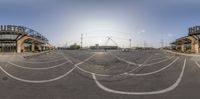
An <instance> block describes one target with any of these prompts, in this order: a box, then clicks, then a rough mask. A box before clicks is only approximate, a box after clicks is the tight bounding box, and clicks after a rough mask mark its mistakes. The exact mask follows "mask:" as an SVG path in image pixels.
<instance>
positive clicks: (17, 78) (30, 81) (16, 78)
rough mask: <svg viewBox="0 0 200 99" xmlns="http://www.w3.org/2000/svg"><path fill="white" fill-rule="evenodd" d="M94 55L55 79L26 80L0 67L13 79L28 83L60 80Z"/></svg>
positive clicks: (0, 67)
mask: <svg viewBox="0 0 200 99" xmlns="http://www.w3.org/2000/svg"><path fill="white" fill-rule="evenodd" d="M93 56H94V55H92V56H90V57H89V58H87V59H86V60H84V61H82V62H79V63H77V64H75V65H74V67H73V68H72V69H71V70H69V71H68V72H66V73H65V74H63V75H61V76H58V77H56V78H53V79H48V80H26V79H22V78H19V77H16V76H14V75H12V74H10V73H8V72H7V71H6V70H4V69H3V68H2V66H0V69H1V70H2V71H3V72H4V73H5V74H7V75H8V76H9V77H11V78H13V79H15V80H18V81H22V82H27V83H46V82H52V81H56V80H59V79H61V78H63V77H65V76H67V75H69V74H70V73H71V72H72V71H73V70H74V69H76V67H77V66H78V65H81V64H83V63H84V62H86V61H87V60H89V59H91V58H92V57H93Z"/></svg>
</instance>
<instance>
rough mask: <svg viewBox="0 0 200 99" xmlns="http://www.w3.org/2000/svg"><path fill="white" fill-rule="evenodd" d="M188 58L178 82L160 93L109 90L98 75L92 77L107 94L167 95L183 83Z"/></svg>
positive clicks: (159, 91)
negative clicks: (98, 78) (99, 79)
mask: <svg viewBox="0 0 200 99" xmlns="http://www.w3.org/2000/svg"><path fill="white" fill-rule="evenodd" d="M186 61H187V60H186V58H185V60H184V63H183V67H182V71H181V73H180V75H179V77H178V79H177V80H176V82H175V83H174V84H173V85H171V86H170V87H168V88H165V89H162V90H158V91H149V92H126V91H118V90H113V89H110V88H107V87H105V86H104V85H102V84H101V83H100V82H99V81H98V80H97V78H96V75H95V74H94V73H93V74H92V77H93V79H94V81H95V83H96V85H97V86H98V87H99V88H100V89H102V90H104V91H106V92H110V93H115V94H125V95H151V94H161V93H166V92H169V91H172V90H174V89H175V88H176V87H177V86H178V85H179V84H180V82H181V80H182V78H183V74H184V71H185V66H186V65H185V64H186Z"/></svg>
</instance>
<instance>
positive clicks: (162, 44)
mask: <svg viewBox="0 0 200 99" xmlns="http://www.w3.org/2000/svg"><path fill="white" fill-rule="evenodd" d="M160 43H161V48H163V47H164V40H162V41H161V42H160Z"/></svg>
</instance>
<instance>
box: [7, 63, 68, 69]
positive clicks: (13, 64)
mask: <svg viewBox="0 0 200 99" xmlns="http://www.w3.org/2000/svg"><path fill="white" fill-rule="evenodd" d="M7 63H8V64H11V65H12V66H15V67H19V68H23V69H30V70H46V69H52V68H56V67H59V66H62V65H64V64H66V63H69V61H66V62H64V63H61V64H58V65H54V66H51V67H41V68H32V67H24V66H21V65H17V64H15V63H12V62H10V61H8V62H7Z"/></svg>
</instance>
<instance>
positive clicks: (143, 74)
mask: <svg viewBox="0 0 200 99" xmlns="http://www.w3.org/2000/svg"><path fill="white" fill-rule="evenodd" d="M178 59H179V57H177V58H176V59H175V60H174V61H172V62H171V63H170V64H168V65H167V66H165V67H163V68H161V69H159V70H156V71H153V72H149V73H142V74H134V73H126V74H127V75H131V76H146V75H151V74H155V73H158V72H161V71H163V70H165V69H167V68H168V67H170V66H172V64H174V63H175V62H176V61H177V60H178Z"/></svg>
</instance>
